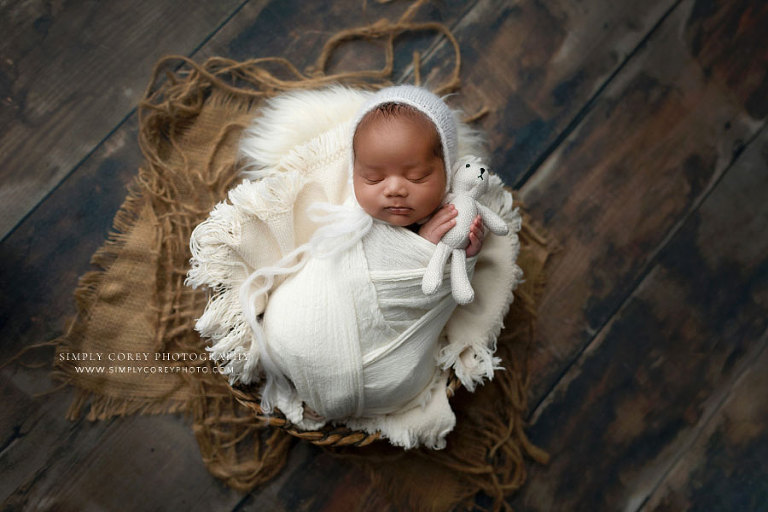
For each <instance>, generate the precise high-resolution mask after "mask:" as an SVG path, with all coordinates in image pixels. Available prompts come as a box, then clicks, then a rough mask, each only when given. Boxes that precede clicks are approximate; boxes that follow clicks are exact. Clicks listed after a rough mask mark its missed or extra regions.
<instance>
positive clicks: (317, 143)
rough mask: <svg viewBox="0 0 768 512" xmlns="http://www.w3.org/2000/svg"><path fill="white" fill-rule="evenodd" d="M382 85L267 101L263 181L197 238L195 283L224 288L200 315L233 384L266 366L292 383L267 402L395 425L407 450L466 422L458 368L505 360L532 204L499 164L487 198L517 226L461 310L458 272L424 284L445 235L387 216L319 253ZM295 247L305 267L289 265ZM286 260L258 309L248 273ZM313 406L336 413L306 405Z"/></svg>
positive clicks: (253, 163)
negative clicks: (500, 344) (451, 378)
mask: <svg viewBox="0 0 768 512" xmlns="http://www.w3.org/2000/svg"><path fill="white" fill-rule="evenodd" d="M368 94H369V93H367V92H363V91H358V90H352V89H347V88H342V87H335V88H330V89H326V90H320V91H301V92H294V93H290V94H286V95H283V96H280V97H277V98H275V99H273V100H271V101H270V102H269V103H268V105H267V106H266V107H265V108H264V109H263V111H262V115H261V117H260V118H258V119H256V121H255V122H254V124H253V126H252V127H251V128H250V129H249V130H248V132H247V133H246V135H245V137H244V139H243V141H242V143H241V151H242V153H243V156H244V163H245V165H246V167H245V169H246V171H247V172H246V176H248V177H249V178H251V179H246V180H245V181H244V182H243V183H242V184H240V185H239V186H238V187H236V188H234V189H233V190H232V191H230V193H229V202H222V203H219V204H218V205H217V206H216V207H215V208H214V210H213V211H212V212H211V214H210V216H209V218H208V219H207V220H205V221H204V222H203V223H202V224H200V225H199V226H198V227H197V228H196V229H195V231H194V233H193V235H192V238H191V241H190V246H191V249H192V260H191V270H190V271H189V274H188V279H187V283H188V284H190V285H191V286H195V287H197V286H206V287H208V288H210V290H211V292H212V293H211V297H210V300H209V302H208V305H207V307H206V310H205V312H204V313H203V315H202V316H201V318H200V319H199V320H198V321H197V324H196V329H197V330H198V331H199V332H200V333H201V335H203V336H204V337H208V338H210V339H211V341H212V346H211V347H210V349H209V350H210V351H211V352H212V357H215V358H221V360H222V361H223V368H224V371H225V372H226V373H228V374H229V376H230V382H231V383H233V384H234V383H236V382H243V383H250V382H254V381H256V380H258V377H259V375H260V373H259V371H260V369H264V370H266V373H267V376H270V375H271V376H272V377H273V378H274V380H275V381H276V382H277V385H276V386H274V388H273V389H272V390H270V391H267V392H265V398H266V405H267V406H269V405H273V404H274V405H276V406H277V407H278V408H279V409H280V410H281V411H282V412H283V413H284V414H285V415H286V417H287V418H288V419H289V420H290V421H291V422H293V423H295V424H296V425H298V426H299V427H301V428H305V429H315V428H318V427H319V426H321V425H322V424H324V423H325V422H326V421H328V420H332V421H333V422H334V423H344V424H346V425H347V426H349V427H351V428H354V429H360V430H364V431H366V432H375V431H380V432H381V433H382V435H383V436H384V437H386V438H388V439H389V440H390V442H392V443H393V444H396V445H399V446H404V447H406V448H410V447H414V446H419V445H422V444H423V445H426V446H429V447H432V448H442V447H443V446H444V445H445V435H446V434H447V433H448V432H449V431H450V430H452V428H453V426H454V424H455V417H454V415H453V413H452V411H451V409H450V405H449V404H448V400H447V395H446V393H445V387H446V383H447V376H448V370H450V369H452V370H453V371H454V373H455V374H456V376H457V377H458V378H459V380H460V381H461V382H462V384H463V385H464V386H465V387H467V388H468V389H469V390H470V391H472V390H474V389H475V386H476V385H477V384H479V383H481V382H483V380H484V379H490V378H492V376H493V371H494V369H495V368H496V367H497V365H498V359H496V358H494V356H493V353H494V351H495V345H496V337H497V336H498V333H499V332H500V330H501V328H502V327H503V326H502V319H503V318H504V315H505V314H506V312H507V310H508V308H509V304H510V303H511V301H512V297H513V296H512V292H513V290H514V288H515V287H516V286H517V284H518V283H519V282H520V280H521V277H522V271H521V270H520V268H519V267H518V266H517V265H516V264H515V261H516V259H517V254H518V251H519V241H518V237H517V232H518V231H519V230H520V215H519V212H518V210H517V208H513V205H512V197H511V194H509V193H508V192H507V191H506V190H504V189H503V187H502V183H501V181H500V180H499V179H498V178H496V177H495V176H494V177H492V179H493V182H492V187H491V190H490V191H489V192H488V193H487V194H486V195H485V196H483V197H481V198H480V201H481V202H482V203H483V204H485V205H487V206H488V207H489V208H491V209H492V210H493V211H494V212H496V213H498V214H499V215H500V216H501V217H502V218H503V219H504V220H505V222H506V223H507V224H508V225H509V227H510V233H509V235H507V236H505V237H497V236H492V235H489V236H488V237H486V241H485V243H484V246H483V249H482V251H481V252H480V254H479V256H478V257H477V258H476V261H474V262H473V263H474V276H473V280H472V284H473V287H474V288H475V290H476V291H477V296H476V298H475V301H474V302H473V303H471V304H468V305H466V306H461V307H458V308H456V304H455V303H454V302H453V300H452V298H451V297H450V291H449V289H448V287H447V285H446V286H445V287H444V288H443V289H441V290H440V291H439V292H438V293H437V294H436V295H433V296H430V297H426V296H424V295H423V293H421V277H422V276H423V272H424V268H425V267H426V264H427V262H428V261H429V258H430V256H431V254H432V251H433V250H434V245H433V244H431V243H430V242H428V241H426V240H424V239H423V238H421V237H419V236H418V235H416V234H415V233H412V232H410V231H408V230H407V229H404V228H396V227H392V226H388V225H386V224H384V223H381V222H371V223H370V225H369V226H366V228H365V232H366V233H367V234H366V235H365V236H364V237H363V238H362V239H357V240H354V243H353V244H351V245H350V246H349V247H348V248H346V250H343V251H340V252H338V253H337V254H335V255H334V256H333V257H331V258H321V257H314V256H313V251H312V250H311V248H312V247H313V246H312V244H309V242H310V241H311V240H312V237H313V234H315V233H316V231H318V227H319V226H320V223H319V218H318V217H317V216H313V215H311V214H310V213H309V211H308V210H309V208H308V207H309V206H310V205H311V204H313V203H332V204H336V205H340V204H342V203H344V202H345V200H347V199H348V198H349V197H350V194H351V187H350V183H349V170H348V162H349V154H350V148H349V141H350V140H351V137H350V136H349V129H350V126H349V125H350V122H351V120H352V118H353V117H354V115H355V113H356V112H357V111H358V109H359V107H360V105H361V104H362V103H363V102H364V101H365V99H366V98H367V95H368ZM459 126H460V129H459V142H460V143H459V156H460V157H461V156H463V155H466V154H479V153H480V149H479V140H478V137H477V136H476V134H474V133H473V132H472V131H471V130H470V129H469V128H468V127H467V126H466V125H464V124H461V123H460V125H459ZM253 178H256V179H253ZM322 229H323V228H320V230H321V231H322ZM315 238H317V237H315ZM307 247H309V248H310V249H309V250H304V249H302V248H307ZM316 252H317V251H315V253H316ZM319 252H323V251H319ZM326 252H327V251H326ZM286 257H287V258H288V260H286ZM292 259H295V260H296V261H293V263H294V265H293V266H292V267H291V265H286V264H285V262H286V261H291V260H292ZM281 260H282V261H281ZM278 262H280V266H281V267H283V269H285V268H286V267H289V268H288V271H284V270H281V271H278V272H273V273H272V274H271V275H274V276H276V278H275V279H270V280H269V281H267V282H266V283H261V284H262V285H265V286H262V288H265V289H266V290H265V291H269V292H270V293H269V294H268V293H258V294H256V295H255V296H253V298H252V299H251V301H250V302H249V303H247V304H248V305H249V306H250V308H251V309H250V310H246V311H244V310H243V308H242V307H241V295H240V291H241V287H242V285H243V283H245V282H246V281H247V280H248V278H249V277H250V276H252V274H253V273H254V271H256V270H259V269H264V268H269V267H273V266H274V265H275V264H276V263H278ZM268 273H269V272H268ZM286 276H287V278H286ZM446 282H447V281H446ZM247 286H248V285H246V288H247ZM246 309H247V308H246ZM257 315H263V319H262V320H259V319H257V318H256V316H257ZM249 318H250V320H251V321H250V322H249ZM254 322H259V323H258V324H257V323H254ZM260 330H262V331H263V332H261V333H260V332H259V331H260ZM262 367H263V368H262ZM280 375H285V376H286V377H287V378H288V379H289V380H290V384H289V385H288V386H286V385H285V383H283V385H280V379H279V378H277V376H280ZM305 404H306V406H308V407H309V408H311V409H312V410H313V411H315V412H316V413H318V414H320V415H321V416H322V417H323V418H317V417H316V416H315V415H310V414H305V412H306V411H305V408H304V405H305Z"/></svg>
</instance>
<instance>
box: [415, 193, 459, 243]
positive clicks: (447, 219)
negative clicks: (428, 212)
mask: <svg viewBox="0 0 768 512" xmlns="http://www.w3.org/2000/svg"><path fill="white" fill-rule="evenodd" d="M458 214H459V212H458V211H456V207H455V206H454V205H452V204H451V203H448V204H444V205H443V206H442V207H440V209H439V210H437V213H436V214H434V215H433V216H432V218H431V219H429V220H428V221H427V222H425V223H424V224H423V225H422V226H421V227H420V228H419V235H420V236H422V237H424V238H426V239H427V240H429V241H430V242H432V243H433V244H436V243H437V242H439V241H440V239H441V238H443V235H445V234H446V233H447V232H448V231H450V230H451V228H452V227H453V226H455V225H456V216H457V215H458Z"/></svg>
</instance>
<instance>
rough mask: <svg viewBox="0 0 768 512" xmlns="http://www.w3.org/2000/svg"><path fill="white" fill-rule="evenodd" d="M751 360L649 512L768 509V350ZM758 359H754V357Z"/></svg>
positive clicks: (651, 502)
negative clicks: (767, 434)
mask: <svg viewBox="0 0 768 512" xmlns="http://www.w3.org/2000/svg"><path fill="white" fill-rule="evenodd" d="M767 341H768V337H767V336H763V339H762V341H761V346H760V347H759V348H761V349H762V352H758V353H755V354H754V357H751V358H750V361H749V364H748V365H746V369H745V370H744V371H743V373H741V375H740V376H739V379H738V381H737V382H736V383H735V384H734V386H733V387H732V388H731V389H729V390H728V393H727V395H726V397H725V398H724V401H725V403H723V405H722V407H721V408H720V409H719V410H718V411H717V412H716V414H714V415H713V417H712V418H711V419H709V421H707V423H706V424H705V425H704V426H703V428H702V431H701V433H700V434H699V435H698V437H697V438H696V439H695V441H694V442H693V443H692V446H691V447H690V449H688V450H686V451H685V453H684V454H682V456H681V458H680V459H679V460H678V461H677V462H676V464H675V466H674V467H673V468H672V470H671V471H670V472H669V474H668V475H667V476H666V477H665V479H664V482H663V483H662V484H661V485H660V486H659V487H658V488H657V489H656V491H655V492H654V494H653V495H652V496H651V497H650V499H649V500H648V502H647V503H645V505H644V507H643V510H649V511H650V510H653V511H658V512H667V511H668V512H673V511H677V510H712V511H723V512H725V511H731V510H738V511H744V512H752V511H754V512H758V511H761V510H764V509H765V504H766V503H768V463H767V462H766V461H768V437H766V435H765V428H766V425H768V395H767V394H766V393H765V390H766V389H768V371H767V370H768V350H766V349H765V348H766V345H767V344H768V343H766V342H767ZM750 356H753V354H750Z"/></svg>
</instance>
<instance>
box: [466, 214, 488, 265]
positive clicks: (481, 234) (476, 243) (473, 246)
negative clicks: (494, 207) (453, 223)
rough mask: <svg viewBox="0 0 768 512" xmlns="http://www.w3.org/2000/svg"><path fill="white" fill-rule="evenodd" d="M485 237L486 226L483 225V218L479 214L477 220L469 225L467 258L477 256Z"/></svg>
mask: <svg viewBox="0 0 768 512" xmlns="http://www.w3.org/2000/svg"><path fill="white" fill-rule="evenodd" d="M484 238H485V227H484V226H483V218H482V217H481V216H480V215H478V216H477V217H475V220H473V221H472V225H471V226H470V227H469V245H468V246H467V258H471V257H472V256H476V255H477V253H479V252H480V248H481V247H482V246H483V239H484Z"/></svg>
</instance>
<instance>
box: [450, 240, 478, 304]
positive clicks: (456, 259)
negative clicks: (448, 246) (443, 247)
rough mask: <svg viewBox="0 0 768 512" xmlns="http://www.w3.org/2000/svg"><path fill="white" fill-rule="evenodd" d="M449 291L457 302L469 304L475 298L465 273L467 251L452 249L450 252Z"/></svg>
mask: <svg viewBox="0 0 768 512" xmlns="http://www.w3.org/2000/svg"><path fill="white" fill-rule="evenodd" d="M451 293H452V294H453V298H454V300H456V303H457V304H469V303H470V302H472V301H473V300H475V291H474V290H473V289H472V285H471V284H470V283H469V276H468V275H467V253H466V251H465V250H464V249H454V250H453V252H452V253H451Z"/></svg>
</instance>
